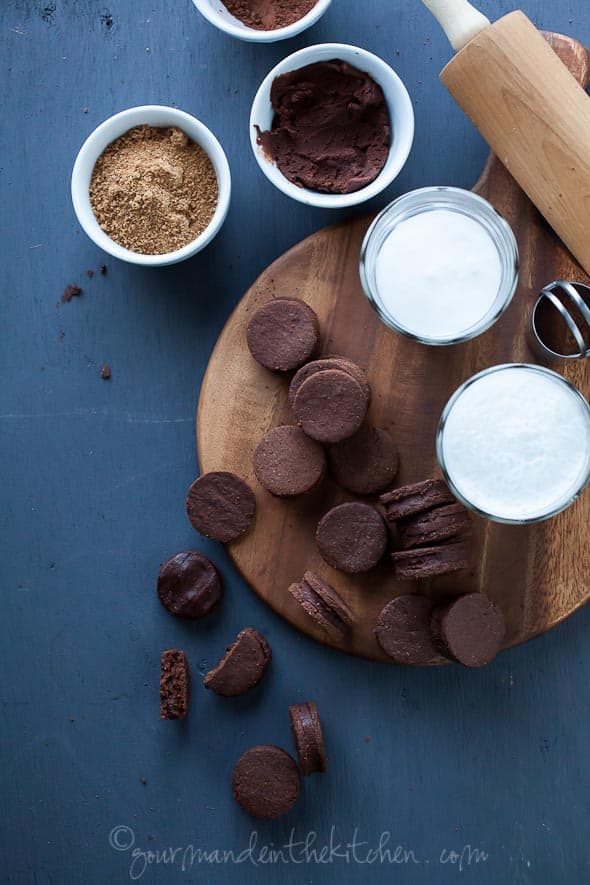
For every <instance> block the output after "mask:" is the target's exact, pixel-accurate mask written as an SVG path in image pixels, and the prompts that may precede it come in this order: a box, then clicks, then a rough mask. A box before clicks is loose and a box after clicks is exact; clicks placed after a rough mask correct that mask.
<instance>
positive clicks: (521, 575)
mask: <svg viewBox="0 0 590 885" xmlns="http://www.w3.org/2000/svg"><path fill="white" fill-rule="evenodd" d="M550 39H551V42H552V45H553V46H554V48H555V49H556V50H557V51H559V52H560V53H561V54H562V56H563V58H564V59H565V60H566V61H567V63H568V65H569V66H570V68H571V69H572V71H574V73H575V75H576V77H577V78H578V79H579V81H580V82H582V83H584V84H585V83H586V82H587V81H588V77H589V73H590V67H589V65H590V57H589V56H588V53H587V51H586V50H585V49H584V47H582V46H581V45H580V44H576V43H575V42H574V41H572V40H569V39H567V38H563V37H558V36H551V37H550ZM474 190H475V191H476V192H477V193H478V194H480V195H481V196H483V197H486V198H487V199H488V200H490V202H491V203H493V205H494V206H495V207H496V208H497V209H498V210H499V211H500V212H501V213H502V214H503V215H504V216H505V217H506V219H507V220H508V221H509V223H510V224H511V226H512V228H513V230H514V231H515V234H516V237H517V240H518V243H519V248H520V253H521V278H520V285H519V289H518V291H517V293H516V296H515V298H514V301H513V303H512V305H511V306H510V308H509V310H508V311H507V313H506V314H505V315H504V317H502V318H501V320H500V321H499V322H498V323H497V324H496V326H495V327H493V328H492V329H491V330H490V331H489V332H487V333H486V334H485V335H483V336H482V337H480V338H478V339H476V340H475V341H472V342H469V343H468V344H465V345H460V346H456V347H448V348H428V347H422V346H420V345H417V344H415V343H414V342H412V341H409V340H407V339H405V338H403V337H401V336H398V335H396V334H394V333H392V332H391V331H390V330H388V329H387V328H386V327H385V326H383V325H382V324H381V323H380V321H379V320H378V318H377V316H376V314H375V313H374V312H373V310H372V308H371V307H370V306H369V304H368V302H367V300H366V298H365V297H364V295H363V293H362V290H361V286H360V281H359V276H358V257H359V250H360V245H361V242H362V239H363V236H364V234H365V231H366V228H367V225H368V219H361V220H356V221H354V222H351V223H347V224H343V225H340V226H337V227H332V228H327V229H325V230H322V231H320V232H319V233H317V234H314V235H313V236H311V237H309V238H308V239H307V240H304V241H303V242H302V243H300V244H299V245H298V246H296V247H295V248H294V249H292V250H291V251H290V252H288V253H286V254H285V255H283V256H282V257H281V258H279V259H278V260H277V261H276V262H275V263H274V264H273V265H271V267H269V268H268V270H266V271H265V272H264V273H263V274H262V275H261V276H260V277H259V279H258V280H257V281H256V282H255V283H254V285H253V286H252V288H251V289H250V290H249V292H247V294H246V295H245V296H244V298H243V299H242V301H241V302H240V303H239V305H238V307H237V308H236V310H235V311H234V313H233V315H232V316H231V318H230V320H229V321H228V323H227V325H226V327H225V329H224V331H223V333H222V335H221V337H220V338H219V341H218V343H217V346H216V348H215V350H214V352H213V355H212V357H211V361H210V363H209V367H208V370H207V373H206V376H205V380H204V383H203V388H202V393H201V399H200V403H199V411H198V421H197V430H198V451H199V458H200V464H201V470H202V472H207V471H209V470H219V469H225V470H232V471H235V472H236V473H237V474H239V475H240V476H242V477H244V478H245V479H247V480H248V482H250V483H251V485H252V486H253V488H254V489H255V492H256V497H257V505H258V514H257V519H256V524H255V526H254V528H253V530H251V531H250V532H249V533H248V534H247V535H246V536H245V537H243V538H242V539H240V540H239V541H237V542H235V543H233V544H231V545H230V546H229V552H230V556H231V558H232V560H233V561H234V563H235V565H236V566H237V568H238V569H239V570H240V572H241V573H242V574H243V576H244V577H245V578H246V580H247V581H248V583H249V584H250V585H251V586H252V587H253V589H254V590H255V591H256V592H257V593H258V594H259V595H260V596H261V597H262V598H263V599H265V600H266V601H267V602H268V603H269V605H271V606H272V608H273V609H274V610H275V611H277V612H278V613H279V614H281V615H282V616H283V617H285V618H286V619H287V620H288V621H289V622H290V623H291V624H293V625H294V626H295V627H297V628H298V629H300V630H303V631H304V632H305V633H307V634H309V635H311V636H313V637H315V638H316V639H318V640H319V641H322V642H326V641H327V640H326V637H325V635H324V633H323V631H321V630H320V629H319V628H316V627H315V625H314V624H313V622H312V621H311V620H310V619H309V618H308V616H307V615H306V614H305V613H304V612H303V611H302V610H301V609H300V607H299V606H298V605H297V603H296V602H295V601H294V600H293V599H292V598H291V596H290V594H288V593H287V587H288V586H289V584H290V583H292V582H293V581H296V580H298V579H300V578H301V576H302V574H303V572H304V571H306V570H307V569H312V570H313V571H316V572H318V573H319V574H321V575H322V576H323V577H325V578H326V579H327V580H328V581H329V582H331V583H332V584H333V585H334V586H335V587H336V588H337V589H338V590H339V591H340V592H341V593H342V595H343V596H344V597H345V599H346V600H347V602H348V603H349V604H350V605H351V607H352V608H353V610H354V612H355V613H356V615H357V618H358V623H357V625H356V626H355V629H354V630H353V632H352V634H351V636H350V638H349V639H348V640H345V641H343V642H342V643H341V644H340V645H339V646H338V647H341V648H342V649H343V650H345V651H347V652H352V653H354V654H358V655H363V656H366V657H369V658H373V659H384V656H383V655H382V654H381V652H380V650H379V648H378V646H377V644H376V642H375V639H374V636H373V626H374V624H375V621H376V619H377V615H378V613H379V611H380V610H381V608H382V607H383V606H384V605H385V604H386V603H387V602H388V601H389V600H390V599H391V598H392V597H393V596H395V595H398V594H401V593H407V592H413V591H420V592H425V593H427V594H428V595H431V596H432V597H433V598H443V597H444V596H446V595H448V594H449V593H453V594H454V593H460V592H465V591H469V590H473V589H478V590H481V591H484V592H485V593H487V594H488V595H489V596H490V597H491V598H492V599H494V600H495V601H496V602H497V603H499V605H500V606H501V607H502V609H503V611H504V613H505V616H506V618H507V623H508V635H507V641H506V645H507V646H512V645H515V644H518V643H521V642H524V641H526V640H527V639H530V638H532V637H533V636H536V635H538V634H540V633H543V632H545V631H547V630H549V629H550V628H551V627H553V626H555V625H556V624H558V623H559V622H560V621H562V620H563V619H564V618H566V617H567V616H568V615H570V614H571V613H572V612H573V611H575V610H576V609H577V608H578V607H579V606H580V605H582V604H583V603H584V602H586V600H587V599H588V597H589V595H590V588H589V587H588V584H587V580H586V576H587V574H588V572H589V570H590V550H589V548H588V545H587V544H586V543H585V542H584V540H585V536H586V527H587V525H588V521H589V519H590V495H585V496H583V497H582V499H581V500H580V501H578V502H577V503H576V504H575V505H574V506H573V507H572V508H570V509H569V510H568V511H567V512H565V513H563V514H561V515H560V516H558V517H557V518H556V519H554V520H552V521H550V522H547V523H543V524H541V525H537V526H531V527H525V526H523V527H520V526H516V527H515V526H502V525H497V524H495V523H491V522H489V521H486V520H483V519H479V518H475V517H474V527H475V533H474V534H475V537H474V551H475V553H474V563H475V567H474V569H473V570H472V571H471V572H463V573H459V574H457V575H451V576H449V577H446V578H442V579H438V580H435V581H422V582H419V583H412V582H398V581H395V580H394V578H393V574H392V569H391V566H390V564H389V563H388V562H387V561H385V562H384V563H383V564H382V565H381V566H379V567H378V568H377V569H376V570H375V571H374V572H372V573H370V574H369V575H360V576H346V575H343V574H340V573H338V572H336V571H334V570H333V569H331V568H330V567H329V566H327V565H326V564H325V563H324V562H323V560H322V558H321V556H320V555H319V553H318V550H317V547H316V544H315V540H314V532H315V528H316V525H317V522H318V520H319V519H320V517H321V516H322V514H323V513H325V512H326V510H328V509H329V508H330V507H332V506H334V505H335V504H337V503H339V502H341V501H343V500H350V499H351V496H348V495H346V494H345V493H343V492H342V491H341V490H340V489H338V488H337V487H336V486H335V484H333V483H332V482H331V481H330V480H327V481H326V482H325V484H324V485H323V486H322V487H321V489H320V490H318V491H317V492H316V493H314V494H313V495H311V496H308V497H302V498H299V499H296V500H292V501H284V500H279V499H277V498H273V497H272V496H271V495H270V494H268V493H267V492H266V491H264V490H263V489H262V488H261V487H260V485H259V484H258V483H257V482H256V479H255V477H254V474H253V469H252V453H253V451H254V448H255V446H256V445H257V443H258V441H259V440H260V438H261V437H262V435H263V434H264V433H265V432H266V431H267V430H268V429H269V428H271V427H273V426H276V425H279V424H284V423H285V424H286V423H293V416H292V413H291V410H290V407H289V403H288V398H287V387H288V382H287V381H286V380H285V379H284V378H282V377H280V376H277V375H272V374H271V373H269V372H267V371H266V370H264V369H263V368H261V367H260V366H259V365H258V364H257V363H255V361H254V360H253V359H252V357H251V356H250V353H249V351H248V348H247V346H246V335H245V330H246V327H247V324H248V321H249V319H250V317H251V316H252V314H253V312H254V311H255V310H256V309H257V308H258V307H260V305H261V304H263V303H264V302H265V301H267V300H268V299H270V298H273V297H276V296H292V295H294V296H296V297H298V298H302V299H303V300H304V301H306V302H307V303H308V304H310V305H311V306H312V307H313V308H314V310H315V311H316V312H317V313H318V316H319V318H320V323H321V328H322V333H323V352H325V353H342V354H346V355H348V356H350V357H352V358H353V359H354V360H355V361H357V362H358V363H359V364H360V365H362V366H363V367H364V368H365V369H366V370H367V372H368V375H369V378H370V381H371V385H372V389H373V401H372V404H371V411H370V419H371V420H372V421H373V422H375V423H376V424H377V425H379V426H382V427H385V428H387V429H389V430H390V431H391V433H392V434H393V436H394V437H395V439H396V440H397V441H398V443H399V447H400V453H401V458H400V460H401V469H400V474H399V477H398V481H399V483H406V482H414V481H418V480H421V479H425V478H427V477H429V476H431V475H433V474H435V473H437V472H438V470H437V463H436V456H435V448H434V440H435V433H436V428H437V425H438V421H439V418H440V414H441V411H442V409H443V406H444V404H445V403H446V401H447V399H448V398H449V396H450V395H451V394H452V393H453V391H454V390H456V388H457V387H458V386H459V385H460V384H461V383H462V382H463V381H464V380H465V379H467V378H469V377H470V376H471V375H473V374H474V373H476V372H479V371H481V370H482V369H484V368H486V367H488V366H491V365H495V364H498V363H504V362H519V361H526V362H531V361H534V357H533V355H532V354H531V353H530V352H529V350H528V347H527V344H526V328H527V323H528V321H529V317H530V313H531V310H532V306H533V304H534V301H535V299H536V298H537V295H538V293H539V291H540V289H541V288H542V286H543V285H544V284H545V283H547V282H549V281H550V280H552V279H555V278H558V277H564V278H569V279H578V280H583V279H585V277H584V274H583V272H582V271H581V269H580V268H579V267H578V266H577V265H576V264H575V263H574V261H573V259H572V258H571V256H570V254H569V253H568V252H567V251H566V249H565V248H564V247H563V246H562V245H561V243H560V242H558V241H557V239H556V237H555V235H554V234H553V233H552V231H551V230H550V229H549V227H548V226H547V225H546V224H545V223H544V222H543V219H542V218H541V216H540V215H539V214H538V212H537V211H536V209H535V208H534V207H533V205H532V204H531V203H530V201H529V200H528V199H527V197H526V196H525V195H524V193H523V192H522V191H521V190H520V189H519V188H518V186H517V185H516V184H515V183H514V181H513V180H512V179H511V177H510V176H509V174H508V173H507V171H506V169H505V168H504V167H503V166H502V164H501V163H500V162H499V161H498V160H497V159H496V158H495V157H493V156H492V157H491V158H490V160H489V162H488V164H487V166H486V169H485V170H484V172H483V174H482V176H481V178H480V180H479V181H478V183H477V185H476V186H475V188H474ZM566 374H567V376H568V377H569V378H570V380H571V381H573V382H574V383H575V384H576V385H577V386H578V387H579V388H580V389H581V390H582V391H583V392H584V393H585V394H586V395H588V393H590V373H589V370H588V364H587V363H578V364H576V365H574V366H570V367H568V369H567V372H566ZM330 644H332V643H330Z"/></svg>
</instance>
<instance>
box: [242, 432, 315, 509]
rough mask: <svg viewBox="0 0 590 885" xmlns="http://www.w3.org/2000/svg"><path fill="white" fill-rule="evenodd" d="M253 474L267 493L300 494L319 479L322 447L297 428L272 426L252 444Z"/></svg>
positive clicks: (287, 495)
mask: <svg viewBox="0 0 590 885" xmlns="http://www.w3.org/2000/svg"><path fill="white" fill-rule="evenodd" d="M254 473H255V474H256V479H257V480H258V482H259V483H260V485H261V486H263V487H264V488H265V489H266V490H267V491H268V492H270V493H271V495H276V496H277V497H279V498H291V497H294V496H296V495H304V494H305V493H306V492H310V491H311V490H312V489H314V488H315V487H316V486H317V485H318V483H319V482H320V481H321V480H322V479H323V477H324V475H325V473H326V455H325V452H324V450H323V448H322V446H321V445H320V444H319V443H318V442H316V441H315V440H314V439H311V438H310V437H309V436H307V434H305V433H304V432H303V430H301V428H300V427H295V426H288V427H275V428H273V429H272V430H269V432H268V433H267V434H265V436H264V437H263V438H262V440H261V442H260V443H259V444H258V446H257V447H256V450H255V452H254Z"/></svg>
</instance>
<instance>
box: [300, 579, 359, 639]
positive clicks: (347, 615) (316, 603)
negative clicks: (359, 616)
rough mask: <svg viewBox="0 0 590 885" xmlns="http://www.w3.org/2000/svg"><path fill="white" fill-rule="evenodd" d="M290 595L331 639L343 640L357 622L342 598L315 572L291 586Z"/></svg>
mask: <svg viewBox="0 0 590 885" xmlns="http://www.w3.org/2000/svg"><path fill="white" fill-rule="evenodd" d="M289 593H290V594H291V596H293V597H294V598H295V599H296V600H297V602H298V603H299V605H300V606H301V607H302V609H303V610H304V611H305V612H306V613H307V614H308V615H309V616H310V618H312V619H313V620H314V621H315V622H316V624H318V625H319V626H320V627H322V629H323V630H324V632H325V633H326V634H327V635H328V636H329V637H330V638H331V639H334V640H340V639H342V638H343V637H344V636H346V634H347V633H348V631H349V630H350V628H351V627H352V625H353V624H354V622H355V617H354V615H353V613H352V612H351V610H350V609H349V607H348V606H347V604H346V603H345V602H344V600H343V599H342V597H341V596H340V595H339V594H338V593H337V592H336V590H334V588H333V587H331V586H330V584H328V583H327V582H326V581H324V580H322V578H320V577H319V576H318V575H316V574H314V572H306V573H305V574H304V576H303V580H302V581H300V582H299V583H297V584H291V586H290V587H289Z"/></svg>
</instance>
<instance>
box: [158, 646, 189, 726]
mask: <svg viewBox="0 0 590 885" xmlns="http://www.w3.org/2000/svg"><path fill="white" fill-rule="evenodd" d="M189 698H190V671H189V668H188V662H187V659H186V655H185V653H184V652H183V651H180V649H178V648H171V649H169V650H168V651H163V652H162V661H161V667H160V719H184V718H185V716H186V714H187V712H188V704H189Z"/></svg>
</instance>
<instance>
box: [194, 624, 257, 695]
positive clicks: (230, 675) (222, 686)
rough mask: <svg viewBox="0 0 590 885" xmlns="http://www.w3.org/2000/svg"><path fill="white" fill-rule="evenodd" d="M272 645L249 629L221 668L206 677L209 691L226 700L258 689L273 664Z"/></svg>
mask: <svg viewBox="0 0 590 885" xmlns="http://www.w3.org/2000/svg"><path fill="white" fill-rule="evenodd" d="M271 658H272V652H271V648H270V645H269V644H268V642H267V641H266V639H265V638H264V636H261V635H260V633H258V631H257V630H254V628H253V627H246V628H245V629H244V630H242V631H241V632H240V633H238V636H237V639H236V641H235V642H233V643H232V644H231V645H229V646H228V647H227V649H226V652H225V654H224V656H223V657H222V659H221V660H220V662H219V663H218V665H217V666H216V667H215V668H214V669H213V670H210V671H209V673H207V675H206V676H205V679H204V685H205V688H209V689H211V691H214V692H215V694H219V695H222V697H225V698H233V697H236V696H237V695H240V694H245V692H247V691H249V690H250V689H251V688H254V686H255V685H258V683H259V682H260V680H261V679H262V677H263V676H264V674H265V673H266V670H267V667H268V665H269V664H270V661H271Z"/></svg>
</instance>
